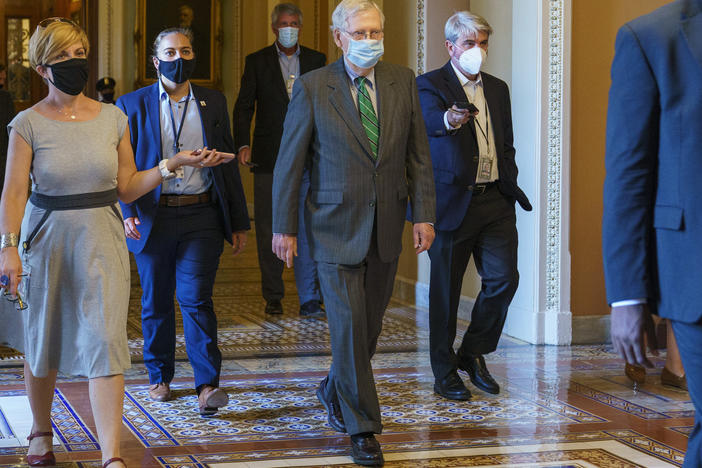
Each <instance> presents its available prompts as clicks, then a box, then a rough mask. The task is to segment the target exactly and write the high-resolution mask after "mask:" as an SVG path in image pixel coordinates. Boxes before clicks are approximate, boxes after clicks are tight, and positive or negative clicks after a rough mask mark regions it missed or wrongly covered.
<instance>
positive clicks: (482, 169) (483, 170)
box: [478, 154, 492, 181]
mask: <svg viewBox="0 0 702 468" xmlns="http://www.w3.org/2000/svg"><path fill="white" fill-rule="evenodd" d="M490 177H492V159H491V158H490V157H489V156H488V155H486V154H483V155H481V156H480V161H479V163H478V179H479V180H486V181H489V180H490Z"/></svg>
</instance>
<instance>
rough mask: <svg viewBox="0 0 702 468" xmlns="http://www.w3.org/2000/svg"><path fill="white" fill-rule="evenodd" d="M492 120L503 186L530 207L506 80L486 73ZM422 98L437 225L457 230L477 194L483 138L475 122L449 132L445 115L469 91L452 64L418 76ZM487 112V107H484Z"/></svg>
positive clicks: (485, 85)
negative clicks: (521, 184) (520, 178)
mask: <svg viewBox="0 0 702 468" xmlns="http://www.w3.org/2000/svg"><path fill="white" fill-rule="evenodd" d="M481 76H482V80H483V91H484V93H485V100H486V101H487V105H488V109H489V110H490V124H491V128H492V130H493V133H494V135H495V149H496V151H497V167H498V171H499V174H500V176H499V183H498V187H499V189H500V191H501V192H502V193H503V194H505V195H507V196H509V197H512V198H513V199H515V200H517V201H518V202H519V204H520V205H521V206H522V208H524V209H525V210H527V211H530V210H531V204H530V203H529V200H528V199H527V197H526V195H525V194H524V192H522V190H521V189H520V188H519V186H518V185H517V173H518V171H517V164H516V162H515V160H514V155H515V150H514V146H513V144H512V141H513V134H512V109H511V104H510V99H509V89H508V88H507V83H505V82H504V81H502V80H500V79H499V78H496V77H494V76H492V75H490V74H488V73H485V72H481ZM417 86H418V88H419V102H420V103H421V106H422V113H423V114H424V123H425V125H426V128H427V134H428V135H429V146H430V148H431V160H432V164H433V166H434V181H435V182H436V228H437V229H440V230H445V231H452V230H454V229H456V228H457V227H458V226H459V225H460V224H461V222H462V221H463V219H464V217H465V215H466V212H467V211H468V205H469V204H470V200H471V198H472V194H473V192H472V190H473V184H475V176H476V174H477V172H478V140H477V134H476V130H475V124H474V122H473V121H470V122H469V123H467V124H466V125H463V126H462V127H461V128H459V129H458V130H455V131H447V130H446V127H445V125H444V113H445V112H446V110H447V109H448V108H449V107H451V106H452V105H453V103H454V102H455V101H465V100H466V95H465V92H464V91H463V88H462V87H461V83H460V82H459V81H458V78H457V77H456V73H455V72H454V70H453V67H452V66H451V62H447V63H446V65H444V66H443V67H441V68H439V69H437V70H434V71H430V72H429V73H426V74H424V75H421V76H419V77H417ZM480 110H481V111H482V109H480Z"/></svg>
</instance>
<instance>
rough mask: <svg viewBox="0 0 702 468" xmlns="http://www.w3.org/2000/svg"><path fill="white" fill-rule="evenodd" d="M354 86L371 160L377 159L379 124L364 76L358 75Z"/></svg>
mask: <svg viewBox="0 0 702 468" xmlns="http://www.w3.org/2000/svg"><path fill="white" fill-rule="evenodd" d="M355 81H356V86H357V88H358V112H359V113H360V114H361V123H362V124H363V128H364V129H365V131H366V135H367V136H368V141H369V142H370V145H371V150H372V152H373V160H374V161H377V160H378V141H379V139H380V125H378V117H377V116H376V115H375V110H373V102H372V101H371V98H370V95H369V94H368V88H367V87H366V81H367V80H366V78H365V77H363V76H359V77H358V78H356V80H355Z"/></svg>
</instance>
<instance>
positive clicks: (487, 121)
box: [475, 100, 490, 155]
mask: <svg viewBox="0 0 702 468" xmlns="http://www.w3.org/2000/svg"><path fill="white" fill-rule="evenodd" d="M487 110H488V109H487V100H486V101H485V130H483V127H482V125H480V121H479V120H478V118H477V117H476V118H475V123H476V124H478V128H479V129H480V133H482V134H483V137H484V138H485V144H486V145H487V150H488V155H489V154H490V139H489V138H488V133H489V132H490V116H489V115H488V113H487Z"/></svg>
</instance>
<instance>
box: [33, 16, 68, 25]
mask: <svg viewBox="0 0 702 468" xmlns="http://www.w3.org/2000/svg"><path fill="white" fill-rule="evenodd" d="M52 23H67V24H70V25H71V26H76V27H78V25H77V24H76V23H74V22H73V21H71V20H69V19H68V18H62V17H60V16H54V17H52V18H46V19H43V20H41V21H39V24H37V27H38V28H45V27H47V26H48V25H50V24H52Z"/></svg>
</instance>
